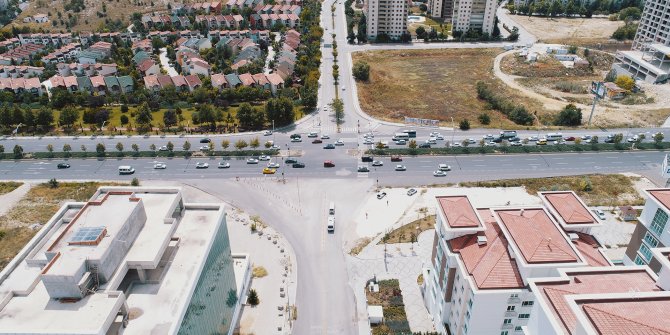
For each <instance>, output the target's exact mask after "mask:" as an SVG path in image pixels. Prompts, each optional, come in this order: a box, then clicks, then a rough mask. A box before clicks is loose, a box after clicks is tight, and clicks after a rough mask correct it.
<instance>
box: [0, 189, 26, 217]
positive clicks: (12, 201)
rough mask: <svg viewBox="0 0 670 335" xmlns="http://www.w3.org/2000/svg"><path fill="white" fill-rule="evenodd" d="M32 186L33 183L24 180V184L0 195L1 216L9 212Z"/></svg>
mask: <svg viewBox="0 0 670 335" xmlns="http://www.w3.org/2000/svg"><path fill="white" fill-rule="evenodd" d="M31 187H32V184H31V183H29V182H27V181H24V182H23V185H21V186H19V187H17V188H16V189H15V190H14V191H11V192H9V193H7V194H3V195H0V216H2V215H5V214H7V212H9V210H10V209H12V207H14V205H16V203H18V202H19V201H20V200H21V199H22V198H23V196H25V195H26V193H28V191H30V188H31Z"/></svg>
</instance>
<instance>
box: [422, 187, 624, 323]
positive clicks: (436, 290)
mask: <svg viewBox="0 0 670 335" xmlns="http://www.w3.org/2000/svg"><path fill="white" fill-rule="evenodd" d="M539 196H540V198H541V199H542V200H543V202H544V206H537V205H535V206H514V207H500V208H477V207H476V204H473V200H474V199H470V198H469V197H467V196H438V197H436V202H437V216H436V217H437V219H436V223H435V238H434V247H433V254H432V257H431V260H430V262H429V266H428V267H426V268H424V272H423V277H424V278H425V280H424V285H423V286H422V290H423V296H424V302H425V304H426V306H427V307H428V311H429V313H430V314H431V317H432V319H433V320H434V325H435V328H436V330H437V331H438V332H440V333H447V332H448V333H449V334H452V335H465V334H501V335H512V334H520V333H521V331H522V329H523V327H525V326H526V325H527V324H528V320H529V319H530V318H531V315H532V310H533V306H534V304H535V296H534V293H533V292H531V291H530V290H529V287H528V283H529V279H531V278H543V277H554V276H558V275H559V271H558V269H560V268H563V267H584V268H587V267H590V266H605V267H607V266H610V265H612V263H611V262H610V261H609V260H608V259H607V258H606V257H605V256H604V254H603V253H602V251H601V249H602V246H601V244H600V243H599V242H598V241H597V240H596V238H594V237H593V236H591V235H590V233H591V229H592V228H594V227H597V226H599V225H600V223H599V222H598V220H597V219H596V218H595V217H594V216H593V215H592V214H591V213H590V211H589V210H588V208H586V205H584V203H583V202H582V201H581V200H580V199H579V198H578V197H577V196H576V195H575V194H574V193H573V192H543V193H540V194H539ZM474 201H476V200H474Z"/></svg>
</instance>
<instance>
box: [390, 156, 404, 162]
mask: <svg viewBox="0 0 670 335" xmlns="http://www.w3.org/2000/svg"><path fill="white" fill-rule="evenodd" d="M391 162H402V157H401V156H399V155H393V156H391Z"/></svg>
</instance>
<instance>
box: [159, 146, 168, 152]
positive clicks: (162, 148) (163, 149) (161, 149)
mask: <svg viewBox="0 0 670 335" xmlns="http://www.w3.org/2000/svg"><path fill="white" fill-rule="evenodd" d="M158 151H168V147H167V145H164V146H162V147H160V148H158Z"/></svg>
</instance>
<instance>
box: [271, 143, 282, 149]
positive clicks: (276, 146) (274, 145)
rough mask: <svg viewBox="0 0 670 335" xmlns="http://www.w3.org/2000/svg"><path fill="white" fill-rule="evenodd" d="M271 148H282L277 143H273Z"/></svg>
mask: <svg viewBox="0 0 670 335" xmlns="http://www.w3.org/2000/svg"><path fill="white" fill-rule="evenodd" d="M270 149H275V150H279V149H281V147H280V146H278V145H276V144H273V145H272V146H271V147H270Z"/></svg>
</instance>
